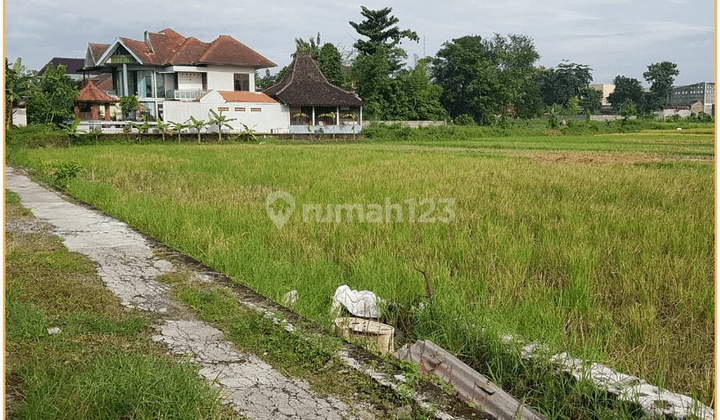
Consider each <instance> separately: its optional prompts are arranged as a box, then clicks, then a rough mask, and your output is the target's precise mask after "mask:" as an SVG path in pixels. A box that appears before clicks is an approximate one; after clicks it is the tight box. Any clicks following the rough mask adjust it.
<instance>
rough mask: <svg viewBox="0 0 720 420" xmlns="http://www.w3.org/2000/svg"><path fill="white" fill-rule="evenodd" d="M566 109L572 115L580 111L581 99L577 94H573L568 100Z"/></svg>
mask: <svg viewBox="0 0 720 420" xmlns="http://www.w3.org/2000/svg"><path fill="white" fill-rule="evenodd" d="M565 110H566V111H567V113H568V114H570V115H577V114H579V113H580V99H579V98H578V97H577V96H573V97H572V98H570V100H568V102H567V106H566V107H565Z"/></svg>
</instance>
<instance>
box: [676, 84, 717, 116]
mask: <svg viewBox="0 0 720 420" xmlns="http://www.w3.org/2000/svg"><path fill="white" fill-rule="evenodd" d="M696 102H700V103H702V106H699V105H698V104H697V103H696ZM668 105H669V106H692V111H693V112H704V113H706V114H714V109H715V83H710V82H700V83H695V84H692V85H685V86H675V87H673V89H672V92H670V96H669V98H668Z"/></svg>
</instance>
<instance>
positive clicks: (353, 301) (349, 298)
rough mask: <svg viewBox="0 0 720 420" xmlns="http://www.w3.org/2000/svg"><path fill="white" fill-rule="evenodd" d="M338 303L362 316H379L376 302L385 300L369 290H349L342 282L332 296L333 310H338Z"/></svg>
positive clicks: (380, 302) (383, 302) (354, 313)
mask: <svg viewBox="0 0 720 420" xmlns="http://www.w3.org/2000/svg"><path fill="white" fill-rule="evenodd" d="M338 303H339V304H341V305H343V306H344V307H345V308H347V310H348V311H349V312H350V313H351V314H353V315H355V316H359V317H362V318H380V308H379V307H378V304H385V301H384V300H383V299H381V298H379V297H377V296H375V293H373V292H371V291H369V290H361V291H358V290H350V287H348V285H346V284H343V285H342V286H340V287H338V288H337V290H335V296H333V311H335V310H338V309H339V307H338V306H337V305H338Z"/></svg>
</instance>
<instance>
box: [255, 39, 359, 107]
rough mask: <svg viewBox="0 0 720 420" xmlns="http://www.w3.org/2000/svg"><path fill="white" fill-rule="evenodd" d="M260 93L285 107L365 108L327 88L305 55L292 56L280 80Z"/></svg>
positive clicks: (343, 93) (336, 89)
mask: <svg viewBox="0 0 720 420" xmlns="http://www.w3.org/2000/svg"><path fill="white" fill-rule="evenodd" d="M264 92H265V93H266V94H268V95H269V96H271V97H273V98H276V99H278V100H279V101H280V102H283V103H286V104H288V105H307V106H363V105H365V103H364V102H363V101H362V100H361V99H360V98H358V97H357V96H356V95H355V94H353V93H350V92H348V91H346V90H344V89H342V88H339V87H337V86H335V85H332V84H330V82H328V81H327V78H326V77H325V75H324V74H323V73H322V71H320V67H318V65H317V64H316V63H315V60H313V58H312V56H311V55H310V53H309V52H298V53H296V54H295V57H294V58H293V61H292V63H290V65H289V66H288V69H287V71H286V72H285V76H284V77H283V79H282V80H281V81H280V82H278V83H276V84H275V85H273V86H270V87H269V88H267V89H265V91H264Z"/></svg>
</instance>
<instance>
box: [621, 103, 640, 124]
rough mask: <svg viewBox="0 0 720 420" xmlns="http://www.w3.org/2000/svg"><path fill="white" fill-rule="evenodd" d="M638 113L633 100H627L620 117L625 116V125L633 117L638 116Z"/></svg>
mask: <svg viewBox="0 0 720 420" xmlns="http://www.w3.org/2000/svg"><path fill="white" fill-rule="evenodd" d="M637 113H638V111H637V108H636V107H635V104H634V103H633V101H632V100H631V99H626V100H625V102H623V104H622V106H621V107H620V115H622V116H623V124H625V122H626V121H627V120H628V119H629V118H630V117H632V116H634V115H637Z"/></svg>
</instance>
